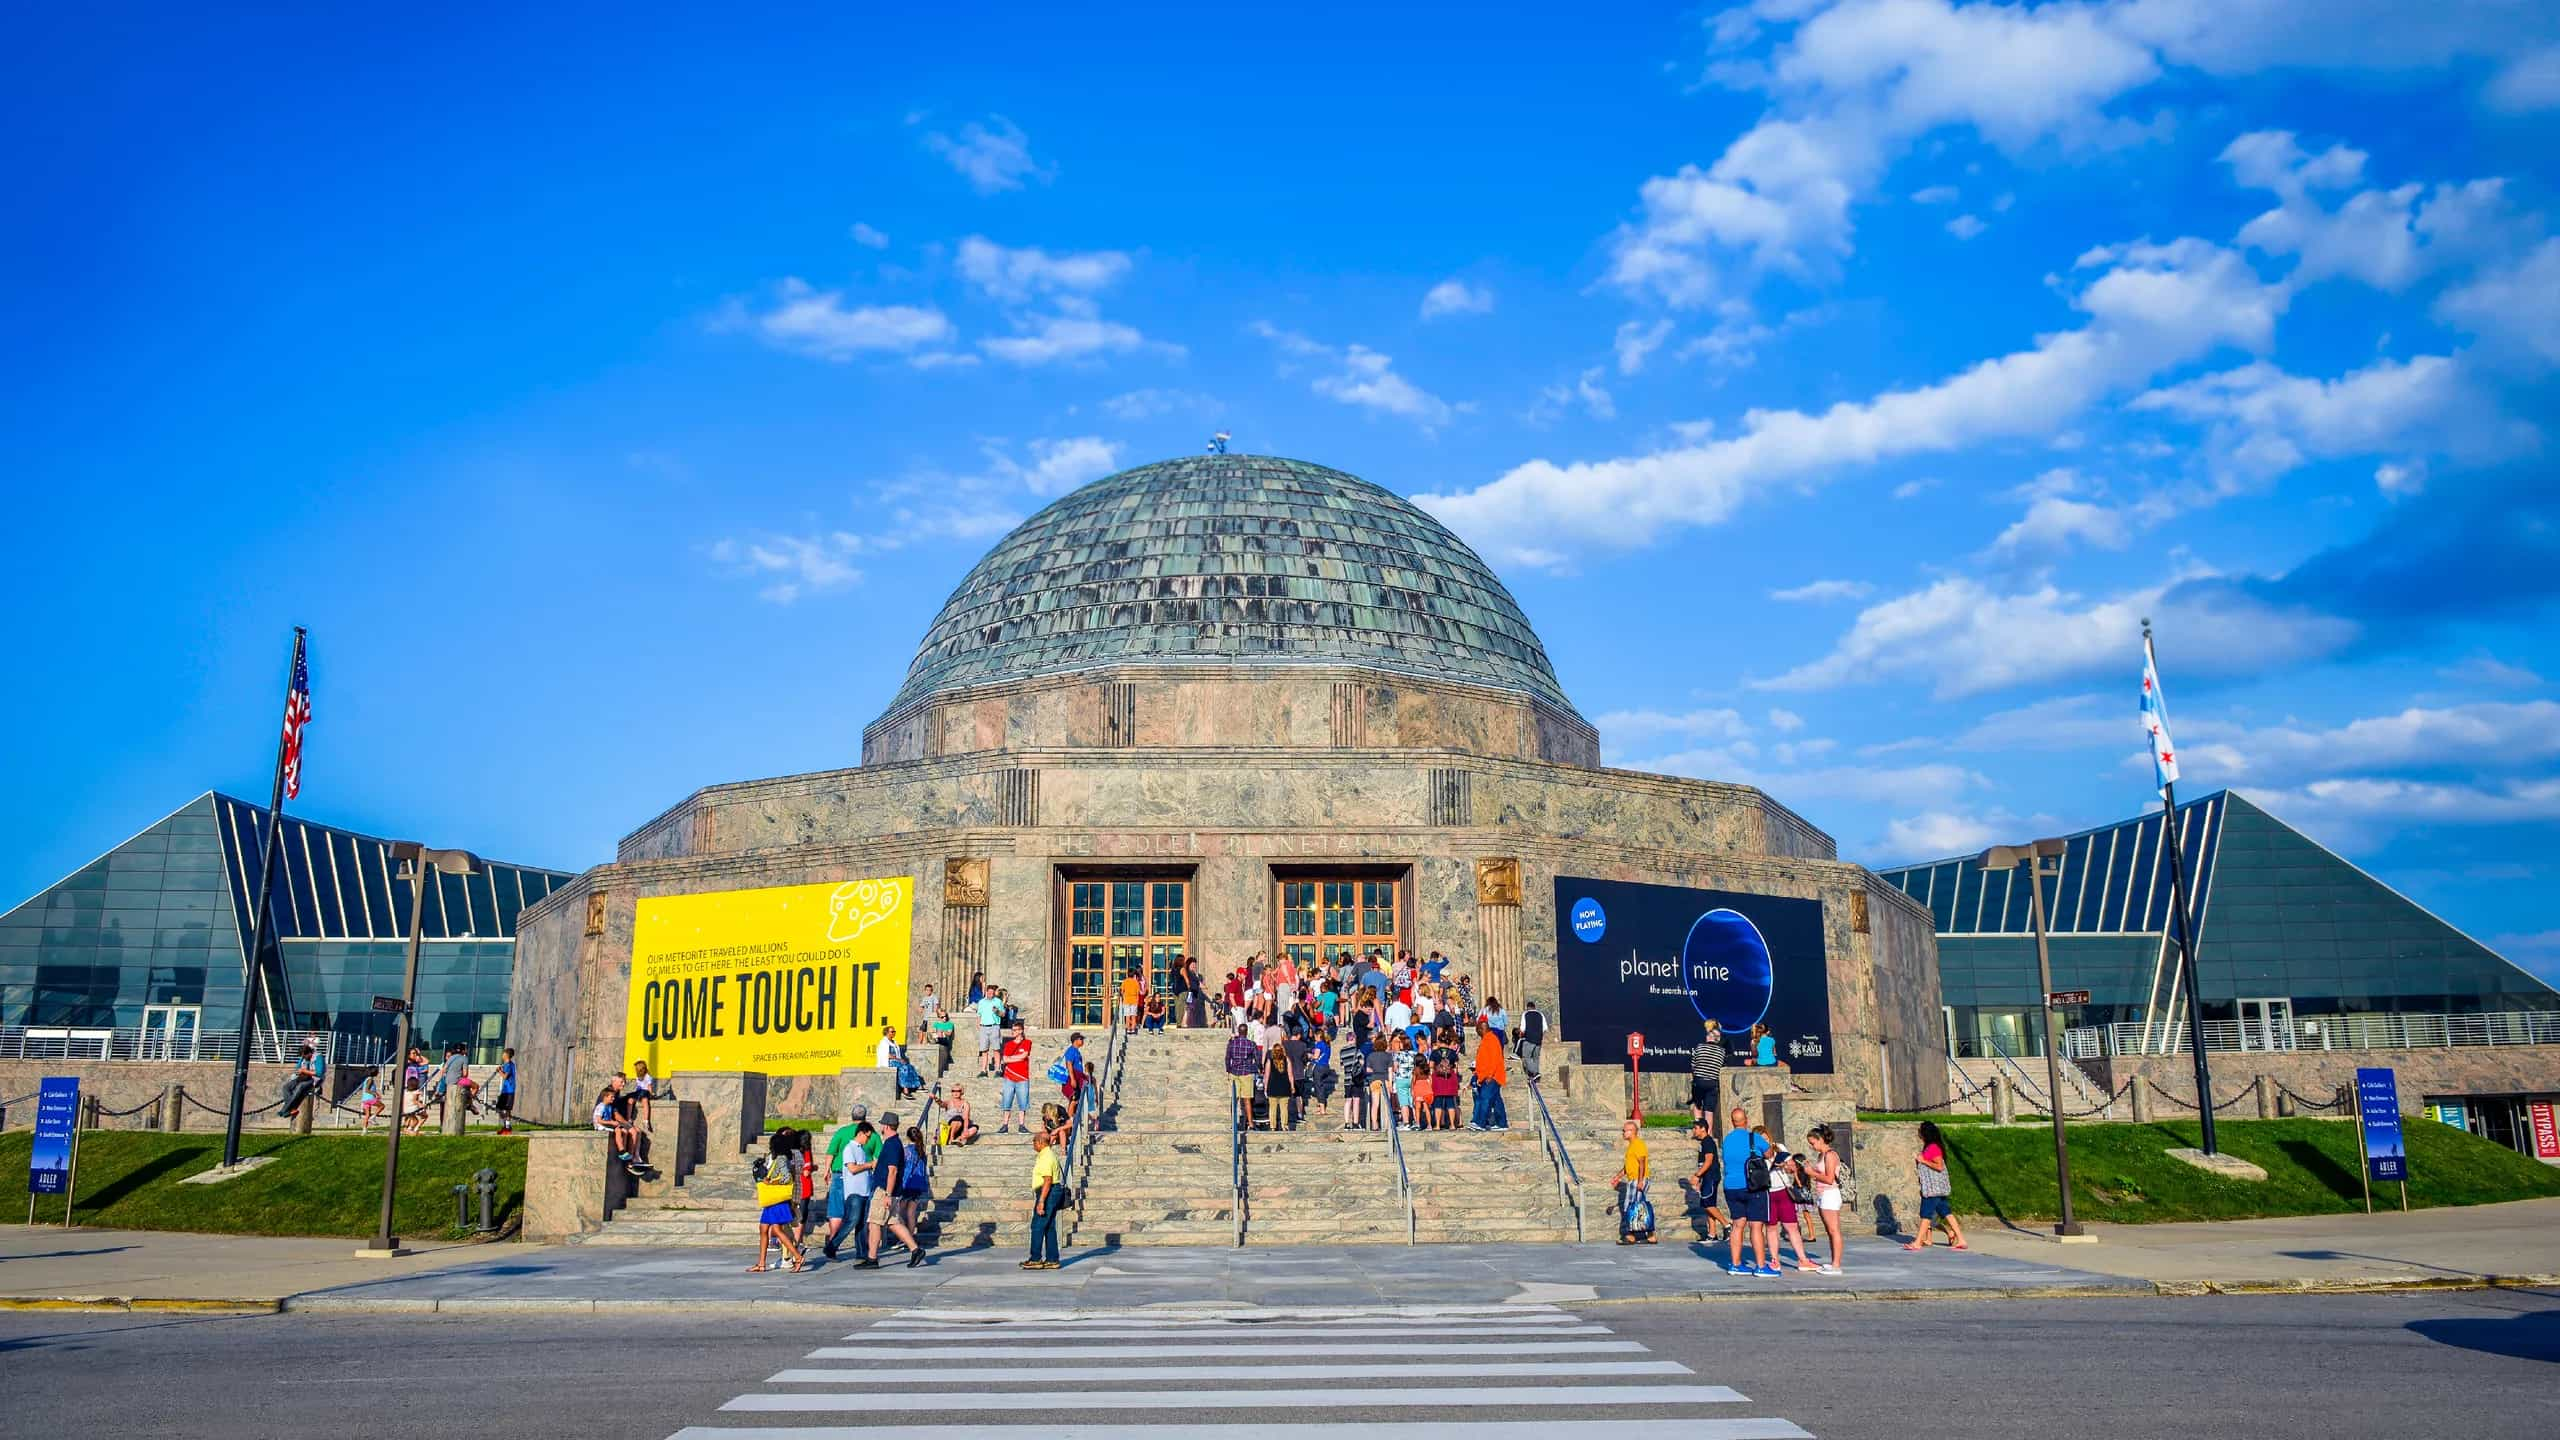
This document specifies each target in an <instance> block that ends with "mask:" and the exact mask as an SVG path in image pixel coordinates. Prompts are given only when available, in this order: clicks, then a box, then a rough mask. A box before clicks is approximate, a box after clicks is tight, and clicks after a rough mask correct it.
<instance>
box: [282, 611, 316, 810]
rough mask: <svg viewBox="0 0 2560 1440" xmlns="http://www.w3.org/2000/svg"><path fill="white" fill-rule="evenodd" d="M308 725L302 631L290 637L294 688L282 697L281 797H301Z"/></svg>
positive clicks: (308, 672) (307, 681)
mask: <svg viewBox="0 0 2560 1440" xmlns="http://www.w3.org/2000/svg"><path fill="white" fill-rule="evenodd" d="M310 723H311V667H310V666H309V665H308V664H306V663H305V662H304V660H303V655H302V632H300V631H298V630H297V631H295V632H294V636H293V688H292V689H291V690H289V691H287V692H286V693H285V697H284V798H286V799H287V800H291V799H294V798H296V797H298V796H300V795H301V794H302V727H303V726H305V725H308V724H310Z"/></svg>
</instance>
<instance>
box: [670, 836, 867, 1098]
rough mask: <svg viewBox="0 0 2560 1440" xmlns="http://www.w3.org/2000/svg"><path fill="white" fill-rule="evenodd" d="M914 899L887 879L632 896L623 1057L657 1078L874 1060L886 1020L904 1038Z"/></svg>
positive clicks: (816, 1071)
mask: <svg viewBox="0 0 2560 1440" xmlns="http://www.w3.org/2000/svg"><path fill="white" fill-rule="evenodd" d="M914 896H915V884H914V882H913V881H912V880H911V879H909V878H908V877H907V876H904V875H890V876H884V877H881V878H878V879H871V880H847V881H844V882H842V883H841V884H827V885H784V886H778V887H776V888H773V889H770V890H723V891H717V892H714V893H711V894H707V895H662V896H659V897H658V898H656V899H651V900H643V901H641V902H640V904H639V917H638V924H637V926H636V927H635V929H634V931H633V934H632V941H631V1007H630V1014H629V1018H628V1021H627V1028H626V1029H625V1030H624V1031H623V1043H624V1049H625V1050H626V1052H627V1054H626V1055H625V1057H624V1058H625V1059H637V1060H645V1061H647V1062H648V1064H649V1070H650V1073H652V1074H656V1075H676V1074H681V1073H683V1072H685V1071H688V1070H692V1071H703V1070H761V1071H763V1072H764V1073H765V1074H767V1075H832V1074H834V1073H835V1072H837V1071H838V1070H842V1069H845V1068H847V1067H849V1066H868V1065H872V1064H875V1063H876V1062H877V1061H878V1059H879V1047H880V1024H881V1022H882V1021H884V1020H885V1021H887V1022H889V1023H891V1024H893V1025H896V1026H898V1027H899V1035H898V1038H899V1039H900V1040H902V1041H904V1040H907V1039H909V1038H910V1037H909V1036H908V1035H907V1034H906V1033H905V1026H906V1017H907V942H908V934H909V931H910V929H911V928H912V925H913V921H914V912H913V909H912V901H913V899H914Z"/></svg>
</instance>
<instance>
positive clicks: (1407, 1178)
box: [1387, 1115, 1420, 1245]
mask: <svg viewBox="0 0 2560 1440" xmlns="http://www.w3.org/2000/svg"><path fill="white" fill-rule="evenodd" d="M1387 1148H1388V1149H1389V1150H1390V1151H1392V1152H1394V1154H1395V1157H1396V1194H1397V1196H1398V1197H1399V1198H1401V1199H1402V1200H1403V1201H1404V1243H1406V1244H1407V1245H1411V1244H1413V1243H1414V1237H1415V1236H1416V1235H1417V1234H1418V1233H1419V1231H1420V1226H1419V1225H1418V1223H1417V1222H1416V1220H1415V1217H1414V1213H1413V1176H1412V1175H1411V1174H1409V1173H1407V1171H1406V1170H1405V1168H1404V1125H1403V1123H1402V1117H1400V1116H1395V1115H1390V1116H1388V1117H1387Z"/></svg>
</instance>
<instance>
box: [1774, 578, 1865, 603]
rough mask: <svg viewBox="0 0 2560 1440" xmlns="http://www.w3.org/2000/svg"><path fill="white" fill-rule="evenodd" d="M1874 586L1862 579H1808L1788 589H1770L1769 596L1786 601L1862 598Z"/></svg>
mask: <svg viewBox="0 0 2560 1440" xmlns="http://www.w3.org/2000/svg"><path fill="white" fill-rule="evenodd" d="M1875 591H1876V587H1875V586H1873V585H1870V584H1868V583H1867V582H1866V581H1864V580H1809V581H1807V582H1805V583H1804V584H1802V585H1798V586H1795V587H1794V588H1792V589H1788V590H1772V591H1770V592H1769V598H1770V599H1772V600H1786V601H1819V600H1864V599H1866V598H1867V597H1868V596H1870V595H1872V594H1874V593H1875Z"/></svg>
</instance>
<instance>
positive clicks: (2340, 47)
mask: <svg viewBox="0 0 2560 1440" xmlns="http://www.w3.org/2000/svg"><path fill="white" fill-rule="evenodd" d="M2107 19H2108V23H2109V24H2110V25H2111V26H2112V27H2113V28H2114V29H2116V30H2118V31H2121V32H2122V33H2124V34H2126V35H2128V36H2131V37H2133V38H2135V39H2137V40H2140V41H2142V42H2143V43H2145V44H2149V45H2152V46H2155V47H2157V48H2158V50H2159V51H2160V54H2161V56H2162V57H2163V58H2164V59H2167V60H2169V61H2171V62H2173V63H2175V64H2179V65H2190V66H2194V67H2195V68H2197V69H2200V70H2204V71H2207V72H2209V73H2211V74H2215V75H2240V74H2247V73H2249V72H2251V71H2255V70H2263V69H2272V68H2278V67H2288V66H2295V67H2303V68H2317V69H2362V70H2386V71H2387V70H2416V69H2433V68H2436V67H2439V66H2442V65H2444V64H2445V63H2446V62H2447V61H2450V60H2454V59H2458V58H2461V57H2464V56H2485V57H2489V58H2500V57H2504V56H2509V55H2513V54H2516V53H2518V52H2519V51H2521V50H2523V49H2524V48H2525V47H2526V46H2527V45H2529V44H2531V43H2532V42H2534V41H2536V40H2541V41H2548V40H2550V39H2551V38H2552V37H2553V34H2554V32H2555V31H2560V19H2555V17H2554V16H2553V14H2552V12H2551V9H2550V7H2548V6H2545V5H2540V4H2536V3H2534V0H2487V3H2453V4H2440V5H2413V4H2410V3H2408V0H2120V3H2117V4H2114V5H2111V6H2109V7H2108V11H2107Z"/></svg>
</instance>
